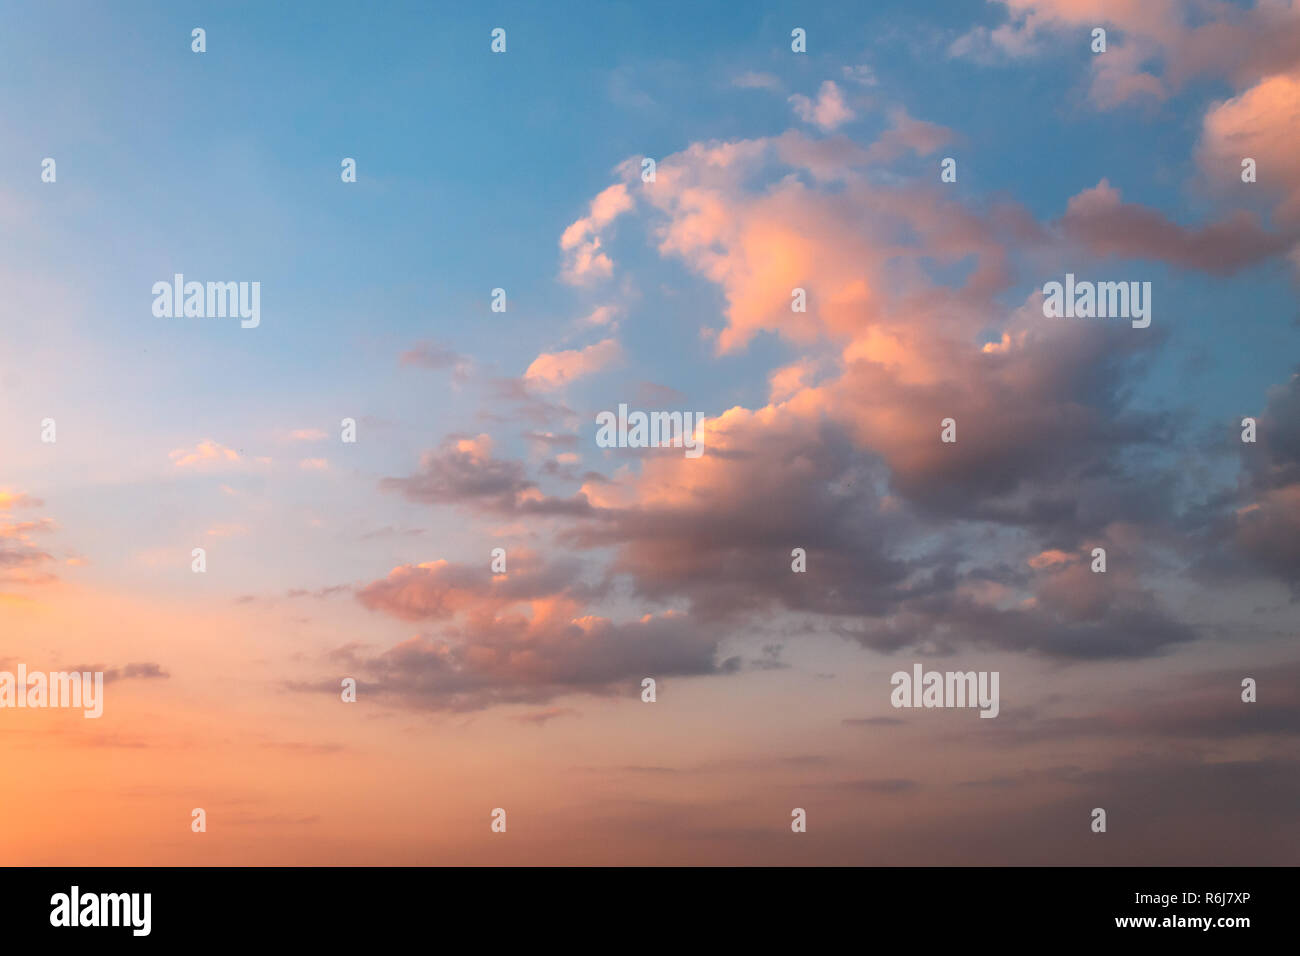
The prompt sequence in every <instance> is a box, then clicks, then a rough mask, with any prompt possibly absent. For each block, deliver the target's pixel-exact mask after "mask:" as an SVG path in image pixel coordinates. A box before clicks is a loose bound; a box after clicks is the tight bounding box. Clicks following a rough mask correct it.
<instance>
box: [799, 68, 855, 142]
mask: <svg viewBox="0 0 1300 956" xmlns="http://www.w3.org/2000/svg"><path fill="white" fill-rule="evenodd" d="M790 105H791V106H793V107H794V112H795V115H796V116H798V117H799V118H800V119H801V120H803V121H804V122H805V123H812V124H813V125H814V126H817V127H818V128H820V129H823V130H827V131H829V130H833V129H835V128H836V127H839V126H843V125H844V124H845V123H847V122H849V120H852V119H854V118H855V116H856V114H855V113H854V112H853V110H852V109H850V108H849V105H848V104H847V103H846V102H845V101H844V93H843V92H842V91H841V90H840V88H839V87H838V86H837V85H836V84H835V82H834V81H833V80H826V81H825V82H824V83H822V85H821V88H820V89H819V90H818V91H817V98H816V99H815V100H812V99H809V98H808V97H806V96H804V95H802V94H800V93H796V94H794V95H793V96H791V97H790Z"/></svg>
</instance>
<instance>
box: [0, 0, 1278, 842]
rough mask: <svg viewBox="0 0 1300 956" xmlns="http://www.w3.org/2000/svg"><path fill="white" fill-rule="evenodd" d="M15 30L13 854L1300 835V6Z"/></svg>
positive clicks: (1, 143) (3, 63)
mask: <svg viewBox="0 0 1300 956" xmlns="http://www.w3.org/2000/svg"><path fill="white" fill-rule="evenodd" d="M5 20H6V24H7V26H6V29H5V30H4V31H2V32H0V288H3V290H4V292H5V294H4V296H3V297H2V298H0V671H10V672H16V669H17V668H18V666H19V665H20V664H21V665H23V666H24V667H26V669H27V670H28V671H29V672H31V671H44V672H55V671H66V670H78V671H81V670H86V671H102V672H103V673H104V679H105V684H104V709H103V715H102V716H101V717H99V718H97V719H86V718H85V717H84V716H83V714H82V712H81V711H80V710H76V709H70V708H46V709H31V708H24V709H18V708H3V707H0V759H3V760H4V762H5V765H6V767H7V768H8V772H6V773H5V774H4V775H3V776H2V777H0V821H2V822H0V862H4V863H6V864H11V865H13V864H16V865H181V866H184V865H207V864H223V865H272V864H308V865H330V864H360V865H389V864H395V865H437V864H466V865H509V864H522V865H546V864H599V865H636V864H647V865H669V864H707V865H716V864H744V865H769V864H796V865H805V864H828V865H899V866H909V865H962V866H969V865H1025V864H1039V865H1042V864H1049V865H1051V864H1082V865H1100V864H1118V865H1187V864H1210V865H1295V864H1296V863H1298V862H1300V819H1298V818H1297V815H1296V812H1295V807H1296V806H1297V805H1300V804H1298V801H1300V771H1298V770H1297V767H1298V766H1300V764H1297V761H1296V758H1297V756H1298V755H1300V754H1298V751H1300V745H1298V744H1297V732H1298V731H1300V651H1297V649H1296V638H1297V628H1298V626H1300V604H1298V603H1297V602H1298V600H1300V347H1298V345H1300V343H1298V341H1297V337H1298V333H1300V308H1298V307H1297V302H1296V288H1297V278H1298V277H1300V154H1298V153H1297V151H1296V149H1295V143H1296V142H1297V141H1300V4H1297V3H1295V2H1284V0H1255V2H1253V3H1246V2H1243V3H1227V2H1201V0H1187V2H1173V0H1142V2H1139V0H1006V2H1003V0H990V2H973V0H972V2H951V3H947V2H935V3H927V4H915V3H906V2H884V3H873V4H869V5H867V4H861V3H849V2H845V3H835V2H828V3H800V4H795V3H765V2H756V3H752V4H744V5H741V6H737V5H736V4H724V3H707V2H696V0H693V2H689V3H672V2H664V3H657V4H632V3H599V4H596V3H591V4H548V5H538V4H535V3H517V4H509V3H495V4H494V3H485V4H473V5H469V4H462V5H450V4H441V3H439V4H428V3H418V4H417V3H411V4H401V3H385V4H381V5H378V6H376V7H374V8H364V7H358V6H356V5H354V4H340V3H333V2H321V3H315V4H310V5H307V4H302V5H289V4H283V5H281V4H275V5H272V4H262V3H225V4H200V3H184V2H181V3H169V4H162V3H143V2H142V3H132V4H127V5H121V6H115V7H114V8H112V9H109V8H107V7H105V6H103V5H96V4H89V3H65V2H60V0H51V2H48V3H42V4H18V3H9V4H6V5H5ZM196 28H199V29H202V30H203V31H204V33H203V44H202V46H203V49H202V51H201V52H200V51H196V50H195V49H194V46H195V45H196V44H197V41H196V40H195V39H194V35H193V32H192V31H194V30H195V29H196ZM498 28H499V29H501V30H504V31H505V49H504V50H503V51H501V52H495V51H494V50H493V49H492V44H493V31H494V30H495V29H498ZM1098 28H1100V29H1102V30H1104V31H1105V37H1104V41H1105V49H1104V50H1100V49H1095V48H1096V47H1097V46H1098V40H1097V38H1096V35H1095V33H1094V31H1095V30H1097V29H1098ZM796 30H799V31H802V34H801V37H802V49H801V50H799V51H796V50H795V49H794V47H795V46H799V45H800V44H799V42H797V41H796V39H795V38H794V36H793V34H794V31H796ZM647 159H650V160H653V176H651V175H650V174H649V167H648V166H647V164H646V163H645V160H647ZM47 160H53V161H54V162H53V165H52V166H51V165H50V164H49V163H47V162H46V161H47ZM346 160H352V161H353V163H354V164H355V181H348V180H349V178H350V177H348V176H347V174H346V169H345V167H346V162H345V161H346ZM1246 160H1250V161H1252V162H1250V163H1249V164H1248V165H1249V167H1250V171H1249V172H1247V171H1246V170H1245V169H1244V166H1243V162H1244V161H1246ZM948 161H951V162H948ZM51 169H52V173H51V172H50V170H51ZM945 169H947V170H949V171H950V174H949V175H944V171H945ZM176 274H182V275H183V276H184V277H185V280H186V281H198V282H237V283H238V282H245V283H253V282H256V283H258V284H259V285H258V288H259V290H260V315H259V322H258V324H257V325H256V327H248V328H245V327H243V324H242V323H241V321H240V320H239V319H238V318H232V317H228V316H227V317H217V316H193V315H191V316H184V315H180V316H178V317H170V316H165V315H164V316H160V315H158V314H157V312H156V309H155V292H154V286H155V283H159V282H162V283H171V282H172V279H173V276H175V275H176ZM1067 274H1070V275H1073V276H1075V277H1076V278H1077V279H1078V280H1079V281H1093V282H1118V281H1123V282H1136V283H1139V285H1141V284H1143V283H1149V284H1150V285H1149V287H1148V288H1149V289H1150V293H1149V299H1148V300H1147V301H1148V302H1149V304H1150V309H1151V311H1150V316H1151V322H1150V325H1149V326H1148V327H1145V328H1141V327H1135V326H1134V324H1133V323H1131V322H1130V321H1129V320H1128V319H1127V318H1099V317H1091V318H1084V317H1071V318H1066V317H1062V316H1049V315H1047V314H1045V311H1044V308H1043V306H1044V295H1045V286H1047V285H1048V284H1049V283H1052V282H1064V281H1065V277H1066V275H1067ZM796 289H798V290H803V292H802V297H803V299H804V302H805V305H806V307H805V309H804V310H803V311H796V308H795V306H794V304H793V303H794V301H795V298H796V297H795V290H796ZM495 290H502V292H501V293H497V292H496V291H495ZM494 302H495V303H497V308H495V309H494ZM502 306H503V308H502ZM620 405H626V406H627V407H628V408H630V409H632V410H641V411H646V412H649V411H669V412H690V413H695V414H697V415H701V416H704V422H703V424H702V425H700V427H699V429H698V432H697V435H696V437H697V438H698V440H699V441H700V442H701V443H702V445H703V453H702V454H700V455H699V456H698V457H691V456H688V455H686V454H684V449H682V448H680V447H677V448H673V447H667V448H662V447H655V448H637V447H606V445H607V444H608V443H604V442H602V441H600V440H599V430H598V416H600V414H601V413H602V412H611V411H616V410H617V409H618V408H619V406H620ZM948 419H951V420H952V421H953V423H954V424H953V430H954V431H955V438H956V440H955V441H944V434H943V433H944V428H943V423H945V422H946V421H947V420H948ZM1245 419H1251V421H1252V423H1253V424H1252V425H1251V426H1250V428H1252V429H1253V430H1254V434H1253V438H1254V440H1253V441H1245V440H1243V434H1244V433H1245V432H1246V431H1247V426H1246V424H1245V422H1244V420H1245ZM345 421H350V422H351V423H353V425H354V430H355V441H350V440H345V438H348V437H352V436H351V435H347V434H345V431H346V429H345V425H344V423H345ZM51 438H53V440H49V439H51ZM199 548H201V549H202V556H203V570H202V572H201V573H199V572H196V571H195V560H196V559H195V557H194V554H195V549H199ZM498 548H499V549H503V551H504V561H505V570H504V571H502V570H501V569H500V567H499V565H496V566H494V562H495V561H496V560H497V559H496V558H494V549H498ZM796 549H802V557H798V556H796V553H795V552H796ZM1096 549H1102V550H1103V551H1104V554H1105V571H1104V572H1101V571H1098V570H1095V568H1096V567H1097V563H1096V554H1097V550H1096ZM801 561H802V562H803V563H804V568H805V569H804V570H795V568H796V566H797V565H798V564H799V563H800V562H801ZM914 664H920V665H922V667H923V668H924V669H925V670H935V671H939V672H968V671H975V672H980V673H993V672H996V673H997V674H998V675H999V676H1000V682H999V687H1000V706H999V710H998V714H997V716H996V717H995V718H993V719H981V718H980V716H979V713H978V711H977V710H976V709H972V708H969V707H965V708H963V707H939V708H898V707H895V706H893V703H892V701H891V695H892V693H893V690H894V686H893V684H892V683H891V677H892V675H893V674H895V672H898V671H903V672H906V673H909V674H910V673H911V672H912V668H913V665H914ZM647 678H649V679H651V680H653V681H654V691H655V694H654V700H653V701H647V700H645V699H644V696H645V694H644V690H643V687H644V685H643V681H645V680H646V679H647ZM1247 678H1249V679H1250V680H1251V681H1253V682H1254V686H1255V694H1256V695H1257V696H1256V699H1254V700H1253V701H1249V702H1248V701H1246V700H1244V699H1243V695H1246V691H1244V690H1243V681H1244V680H1246V679H1247ZM346 679H351V680H352V681H355V684H356V699H355V701H348V700H345V699H344V697H345V696H346V695H345V692H344V691H343V689H342V688H343V682H344V681H345V680H346ZM198 809H201V810H202V811H203V819H204V821H205V823H204V829H203V830H202V832H197V831H196V830H195V828H194V827H195V823H194V820H195V817H194V811H195V810H198ZM498 809H501V810H504V811H505V817H506V820H507V821H508V822H507V824H506V827H505V830H504V832H498V830H494V829H493V827H492V823H493V812H494V811H495V810H498ZM1097 809H1103V810H1105V816H1106V829H1105V831H1104V832H1099V831H1098V830H1097V829H1096V814H1095V811H1096V810H1097ZM797 810H800V811H803V815H804V820H805V826H804V828H803V829H802V830H798V829H796V828H795V826H794V824H793V823H792V820H794V819H795V811H797Z"/></svg>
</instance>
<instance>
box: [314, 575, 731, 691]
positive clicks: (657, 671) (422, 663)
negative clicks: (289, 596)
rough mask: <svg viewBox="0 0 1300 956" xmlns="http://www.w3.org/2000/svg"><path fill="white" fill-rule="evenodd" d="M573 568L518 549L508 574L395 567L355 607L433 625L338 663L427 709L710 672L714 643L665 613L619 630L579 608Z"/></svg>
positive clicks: (330, 684)
mask: <svg viewBox="0 0 1300 956" xmlns="http://www.w3.org/2000/svg"><path fill="white" fill-rule="evenodd" d="M577 571H578V569H577V567H576V566H575V565H573V564H572V563H571V562H563V561H561V562H551V563H545V562H543V561H542V560H541V559H540V558H538V556H537V555H536V554H534V553H532V552H529V551H526V550H523V549H515V550H513V551H512V553H511V556H510V573H509V574H507V575H494V574H492V573H491V572H490V570H489V569H488V567H487V566H486V565H483V566H475V567H468V566H465V565H460V564H452V563H450V562H448V561H445V560H437V561H431V562H425V563H422V564H418V565H403V566H400V567H397V568H394V569H393V570H392V571H391V572H390V573H389V574H388V576H387V577H385V578H382V579H380V580H377V581H374V582H371V583H370V584H368V585H366V586H365V587H363V588H361V589H359V590H358V592H357V600H358V601H359V602H360V603H361V604H362V606H364V607H366V608H367V609H369V610H371V611H375V612H377V613H382V614H385V615H389V616H392V617H395V618H397V619H400V620H404V621H410V622H420V623H423V624H425V625H427V626H430V627H432V628H433V630H431V631H428V632H424V633H421V634H419V635H417V636H415V637H412V638H410V639H408V640H406V641H403V642H402V643H400V644H398V645H396V646H394V647H392V648H390V649H389V650H387V651H385V652H383V653H381V654H377V655H366V654H364V653H361V652H360V651H359V649H357V648H345V649H340V652H339V654H338V655H337V656H338V658H339V661H340V662H342V663H343V664H345V666H347V667H348V668H349V669H350V670H351V672H353V673H355V674H358V675H360V679H359V681H358V686H359V687H361V688H363V689H364V690H365V692H366V693H367V694H368V695H375V696H381V697H388V698H391V699H392V700H394V701H395V702H398V703H400V704H402V705H405V706H412V707H418V708H427V709H435V710H476V709H480V708H483V707H488V706H492V705H494V704H501V703H543V702H546V701H549V700H551V699H553V698H555V697H557V696H561V695H564V694H567V693H572V692H577V691H583V692H587V693H610V692H612V690H613V689H614V688H615V687H616V686H619V685H621V686H623V687H625V688H639V686H640V680H641V678H642V677H644V676H646V675H649V674H654V675H656V676H684V675H691V674H710V673H717V672H719V665H718V664H717V663H716V661H715V658H716V655H717V647H718V640H719V639H718V638H717V637H716V636H709V635H707V634H705V633H702V632H701V631H700V629H699V628H698V627H696V626H694V625H693V624H692V623H691V622H690V621H688V620H687V619H686V618H685V616H684V615H681V614H677V613H674V612H671V611H670V612H666V613H664V614H659V615H652V614H647V615H645V616H643V617H642V618H640V619H639V620H635V621H629V622H623V623H619V622H616V621H613V620H611V619H609V618H606V617H603V616H600V615H596V614H592V613H590V612H589V610H588V609H587V607H586V605H587V603H588V602H589V601H590V600H592V599H593V598H595V597H597V596H599V594H600V593H601V591H600V589H593V588H591V587H588V586H586V585H584V584H583V583H582V582H581V579H580V575H579V574H578V573H577ZM336 685H337V681H336V680H333V679H330V680H326V681H323V682H319V683H311V682H307V683H302V682H300V683H298V684H295V685H294V686H295V687H297V689H302V690H323V689H324V688H329V689H330V690H331V691H334V690H336Z"/></svg>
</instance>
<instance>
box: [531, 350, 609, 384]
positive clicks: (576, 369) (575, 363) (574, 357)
mask: <svg viewBox="0 0 1300 956" xmlns="http://www.w3.org/2000/svg"><path fill="white" fill-rule="evenodd" d="M621 357H622V350H621V349H620V348H619V345H618V342H616V341H615V340H614V339H603V340H602V341H600V342H597V343H596V344H595V345H589V346H587V347H586V348H584V349H568V350H566V351H563V352H543V353H542V354H541V355H539V356H537V358H535V359H533V361H532V364H530V365H529V366H528V370H527V371H526V372H524V381H525V383H527V384H528V385H531V386H534V387H536V388H542V389H557V388H563V387H564V386H565V385H568V384H569V383H570V382H573V381H576V380H577V379H579V378H582V377H583V376H584V375H590V374H592V373H593V372H598V371H600V370H601V369H604V368H608V367H609V366H610V365H612V364H613V363H615V362H616V361H618V360H619V359H620V358H621Z"/></svg>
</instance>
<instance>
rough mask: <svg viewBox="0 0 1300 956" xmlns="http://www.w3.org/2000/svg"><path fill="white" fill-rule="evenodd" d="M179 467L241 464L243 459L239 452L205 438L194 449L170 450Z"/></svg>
mask: <svg viewBox="0 0 1300 956" xmlns="http://www.w3.org/2000/svg"><path fill="white" fill-rule="evenodd" d="M168 457H169V458H171V460H172V462H173V464H175V465H176V467H177V468H202V467H205V466H208V465H224V464H239V463H241V462H242V461H243V459H242V458H241V457H240V455H239V452H237V451H235V450H234V449H232V448H227V447H226V446H225V445H222V444H219V443H218V442H215V441H213V440H212V439H210V438H205V439H203V441H201V442H199V443H198V444H197V445H195V446H194V448H192V449H186V448H177V449H176V450H175V451H172V452H169V453H168Z"/></svg>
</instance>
